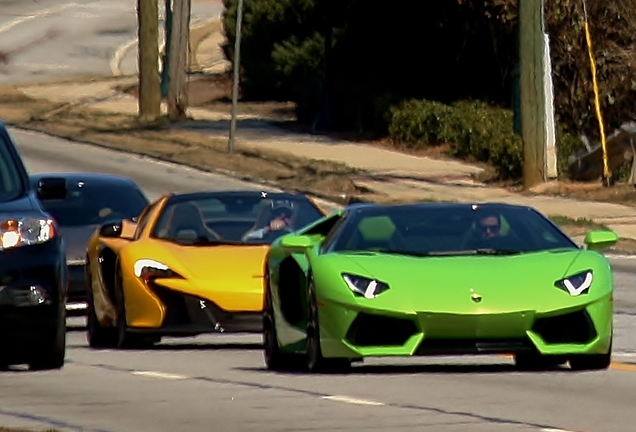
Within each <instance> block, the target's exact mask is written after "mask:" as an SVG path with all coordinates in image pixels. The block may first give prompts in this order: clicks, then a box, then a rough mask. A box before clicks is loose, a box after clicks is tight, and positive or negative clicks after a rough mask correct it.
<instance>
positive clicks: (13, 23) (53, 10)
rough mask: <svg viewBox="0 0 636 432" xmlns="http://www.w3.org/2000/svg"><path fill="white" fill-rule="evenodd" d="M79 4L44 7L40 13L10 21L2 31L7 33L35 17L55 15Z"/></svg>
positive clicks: (1, 27)
mask: <svg viewBox="0 0 636 432" xmlns="http://www.w3.org/2000/svg"><path fill="white" fill-rule="evenodd" d="M77 6H78V4H77V3H66V4H63V5H60V6H56V7H52V8H49V9H42V10H41V11H39V12H38V13H35V14H33V15H26V16H23V17H20V18H17V19H15V20H13V21H9V22H8V23H6V24H4V25H2V26H0V33H5V32H8V31H9V30H11V29H12V28H13V27H15V26H18V25H20V24H24V23H25V22H29V21H32V20H34V19H38V18H43V17H46V16H49V15H53V14H55V13H58V12H61V11H63V10H65V9H69V8H72V7H77Z"/></svg>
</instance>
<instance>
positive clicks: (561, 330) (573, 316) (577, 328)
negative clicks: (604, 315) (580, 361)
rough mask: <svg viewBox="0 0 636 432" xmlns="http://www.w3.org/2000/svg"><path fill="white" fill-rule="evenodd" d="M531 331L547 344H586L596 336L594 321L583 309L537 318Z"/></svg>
mask: <svg viewBox="0 0 636 432" xmlns="http://www.w3.org/2000/svg"><path fill="white" fill-rule="evenodd" d="M532 331H533V332H535V333H537V334H538V335H539V336H540V337H541V338H542V339H543V340H544V341H545V343H547V344H568V343H571V344H586V343H589V342H591V341H592V340H593V339H594V338H596V336H597V333H596V329H595V328H594V323H592V319H591V318H590V316H589V314H588V313H587V311H585V310H579V311H576V312H572V313H568V314H565V315H557V316H553V317H547V318H539V319H537V320H536V321H535V323H534V325H533V326H532Z"/></svg>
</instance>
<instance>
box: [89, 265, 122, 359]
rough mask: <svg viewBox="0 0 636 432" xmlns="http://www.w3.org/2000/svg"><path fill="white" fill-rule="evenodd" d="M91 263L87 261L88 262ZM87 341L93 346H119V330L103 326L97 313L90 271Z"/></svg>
mask: <svg viewBox="0 0 636 432" xmlns="http://www.w3.org/2000/svg"><path fill="white" fill-rule="evenodd" d="M86 265H87V266H89V265H90V264H89V263H88V262H87V264H86ZM86 284H87V294H86V302H87V303H88V307H87V310H86V341H87V342H88V346H90V347H91V348H113V347H115V346H117V331H116V329H115V328H113V327H102V326H101V325H100V324H99V321H98V320H97V315H96V314H95V304H94V295H93V287H92V280H91V277H90V273H89V274H87V276H86Z"/></svg>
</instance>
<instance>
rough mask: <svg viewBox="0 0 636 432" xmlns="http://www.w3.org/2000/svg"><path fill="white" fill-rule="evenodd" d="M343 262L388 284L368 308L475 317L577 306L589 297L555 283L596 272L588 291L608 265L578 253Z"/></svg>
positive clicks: (352, 257) (355, 257) (375, 257)
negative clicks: (462, 314) (563, 288)
mask: <svg viewBox="0 0 636 432" xmlns="http://www.w3.org/2000/svg"><path fill="white" fill-rule="evenodd" d="M341 258H344V259H343V260H341V261H340V262H341V263H342V265H340V266H338V267H339V268H340V269H342V272H344V273H350V274H353V275H357V276H364V277H369V278H372V279H376V280H378V281H381V282H385V283H387V284H388V285H389V287H390V288H389V290H388V291H387V292H386V293H383V294H380V295H379V296H378V297H376V298H375V299H371V300H370V301H369V305H371V304H373V303H371V302H374V303H375V304H377V305H378V307H382V308H389V309H393V308H397V309H399V310H403V311H412V312H421V311H432V312H437V313H467V314H473V313H489V312H492V313H505V312H513V311H520V310H534V311H536V310H539V309H543V310H550V309H551V308H558V307H561V308H562V307H563V302H564V301H568V302H571V303H570V304H572V305H575V304H576V302H577V301H587V300H589V297H590V296H580V297H572V296H570V295H569V294H568V293H567V292H565V291H562V290H560V289H558V288H556V287H555V285H554V284H555V282H556V281H558V280H560V279H562V278H563V277H567V276H572V275H574V274H576V273H578V272H580V271H584V270H589V269H594V270H595V273H594V276H595V279H594V282H593V285H592V287H594V284H598V283H603V279H606V280H607V278H608V276H607V272H605V271H601V272H598V271H597V270H604V269H603V266H606V267H607V264H605V263H606V261H605V259H604V258H603V257H602V256H601V255H599V254H596V253H593V252H589V251H583V250H577V249H568V250H555V251H546V252H538V253H527V254H520V255H508V256H442V257H423V258H422V257H407V256H401V255H387V254H373V253H370V254H366V255H365V254H349V255H345V256H341ZM599 264H600V266H599ZM599 273H600V274H599ZM609 277H610V278H611V272H609ZM599 279H600V282H599ZM609 282H610V283H611V279H610V281H609ZM345 286H346V285H345ZM365 300H366V299H365Z"/></svg>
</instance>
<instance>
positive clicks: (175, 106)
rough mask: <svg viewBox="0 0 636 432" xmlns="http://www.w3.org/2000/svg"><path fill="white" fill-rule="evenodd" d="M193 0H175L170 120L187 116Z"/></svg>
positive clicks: (169, 89)
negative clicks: (189, 46)
mask: <svg viewBox="0 0 636 432" xmlns="http://www.w3.org/2000/svg"><path fill="white" fill-rule="evenodd" d="M190 2H191V0H174V15H173V21H172V23H173V27H172V34H171V36H172V37H171V40H170V59H169V62H168V63H169V65H170V74H169V76H170V81H169V83H168V116H169V118H170V120H181V119H184V118H185V117H186V110H187V109H188V92H187V85H188V79H187V78H188V76H187V74H188V51H189V50H188V45H189V44H188V41H189V36H190V8H191V4H190Z"/></svg>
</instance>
